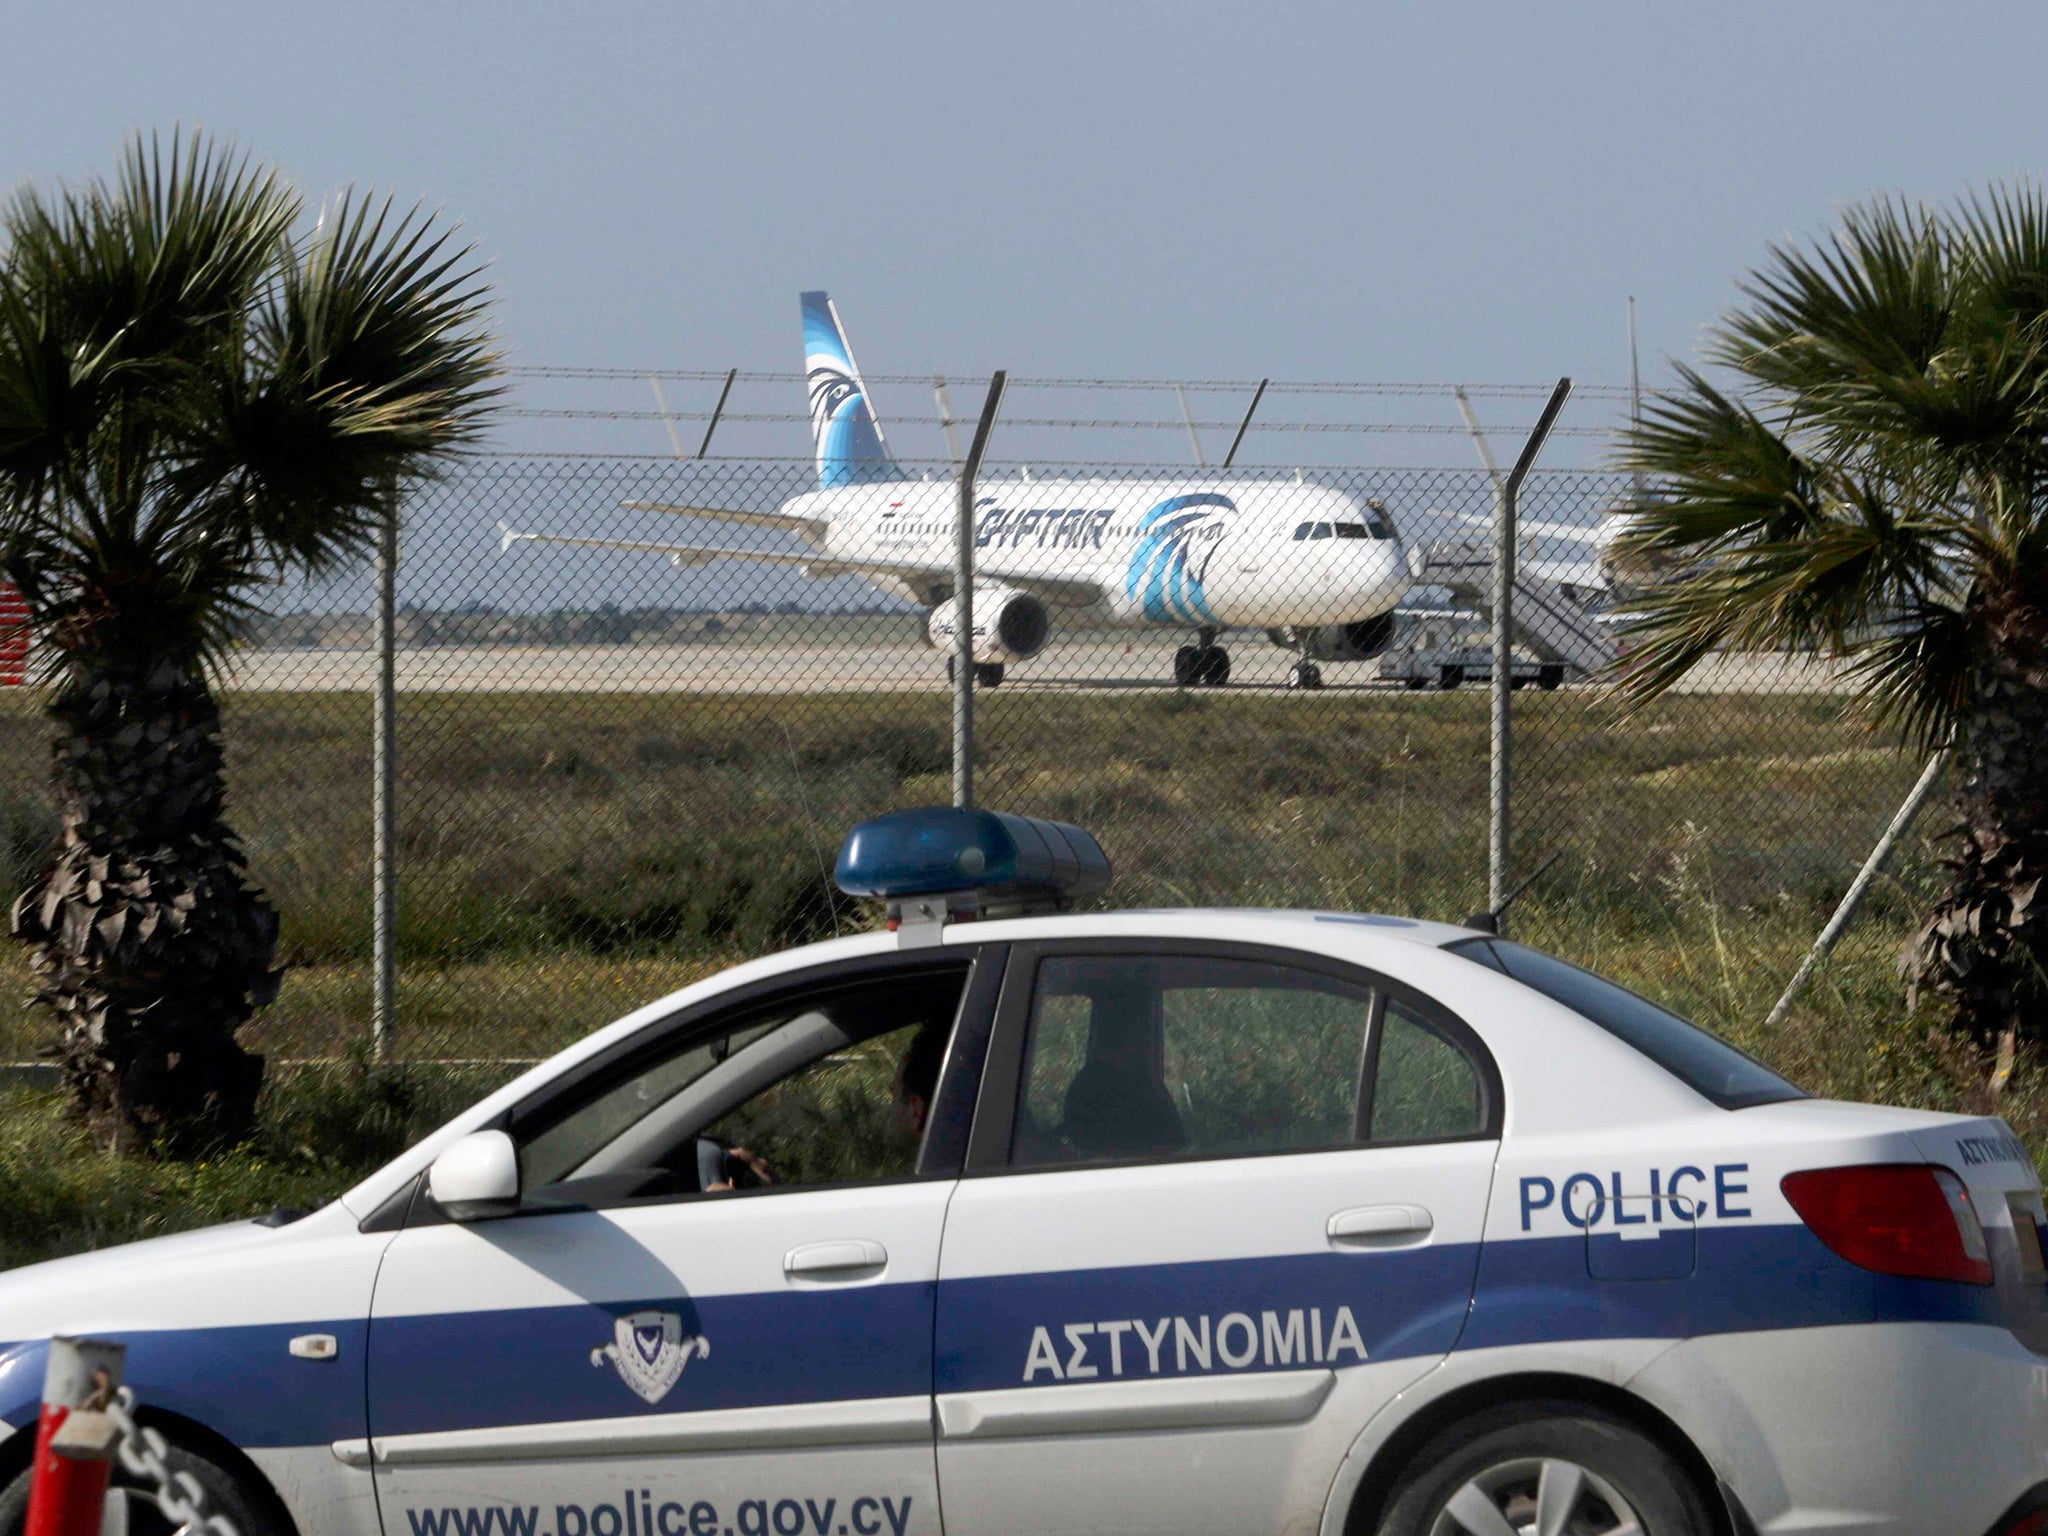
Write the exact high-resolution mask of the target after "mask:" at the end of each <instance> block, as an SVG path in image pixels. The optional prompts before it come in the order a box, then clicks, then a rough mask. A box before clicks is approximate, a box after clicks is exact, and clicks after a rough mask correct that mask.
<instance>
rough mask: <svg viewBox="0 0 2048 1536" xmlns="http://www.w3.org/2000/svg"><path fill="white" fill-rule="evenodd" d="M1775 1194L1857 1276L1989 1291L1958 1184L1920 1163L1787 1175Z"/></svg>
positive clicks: (1983, 1254)
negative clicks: (1859, 1271)
mask: <svg viewBox="0 0 2048 1536" xmlns="http://www.w3.org/2000/svg"><path fill="white" fill-rule="evenodd" d="M1779 1187H1780V1188H1781V1189H1783V1190H1784V1191H1785V1198H1786V1199H1787V1200H1789V1201H1791V1203H1792V1209H1793V1210H1795V1211H1797V1212H1798V1213H1799V1217H1800V1220H1802V1221H1804V1222H1805V1223H1806V1224H1807V1226H1809V1227H1811V1228H1812V1229H1813V1233H1814V1236H1816V1237H1818V1238H1819V1239H1820V1240H1821V1241H1822V1242H1824V1243H1826V1244H1827V1245H1828V1247H1830V1248H1832V1249H1833V1250H1834V1251H1835V1252H1836V1253H1838V1254H1840V1255H1841V1256H1842V1257H1843V1258H1845V1259H1847V1260H1848V1261H1849V1262H1850V1263H1851V1264H1855V1265H1858V1266H1860V1267H1861V1268H1863V1269H1871V1270H1875V1271H1877V1273H1879V1274H1881V1275H1903V1276H1905V1277H1907V1278H1909V1279H1916V1280H1958V1281H1962V1282H1964V1283H1966V1284H1969V1285H1989V1284H1991V1258H1990V1254H1989V1251H1988V1250H1987V1249H1986V1248H1985V1246H1984V1228H1983V1225H1982V1224H1981V1223H1980V1222H1979V1221H1978V1220H1977V1213H1976V1210H1975V1209H1974V1208H1973V1207H1972V1206H1971V1204H1970V1194H1969V1191H1968V1190H1967V1189H1965V1188H1964V1187H1963V1181H1962V1180H1961V1179H1958V1178H1957V1177H1956V1176H1955V1175H1954V1174H1952V1173H1950V1172H1949V1171H1948V1170H1947V1169H1946V1168H1932V1167H1929V1166H1928V1165H1927V1164H1925V1163H1873V1164H1869V1165H1866V1166H1863V1167H1855V1168H1811V1169H1808V1170H1806V1171H1805V1172H1803V1173H1788V1174H1786V1175H1785V1177H1784V1179H1783V1181H1782V1182H1781V1183H1780V1185H1779Z"/></svg>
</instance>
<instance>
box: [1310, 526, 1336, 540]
mask: <svg viewBox="0 0 2048 1536" xmlns="http://www.w3.org/2000/svg"><path fill="white" fill-rule="evenodd" d="M1309 537H1310V538H1312V539H1329V538H1335V537H1336V530H1335V529H1334V528H1332V527H1331V526H1330V525H1329V524H1328V523H1317V524H1316V526H1315V528H1314V530H1313V531H1312V532H1311V533H1310V534H1309Z"/></svg>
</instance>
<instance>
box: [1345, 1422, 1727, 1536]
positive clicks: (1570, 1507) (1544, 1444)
mask: <svg viewBox="0 0 2048 1536" xmlns="http://www.w3.org/2000/svg"><path fill="white" fill-rule="evenodd" d="M1410 1465H1411V1471H1410V1473H1409V1476H1408V1477H1407V1479H1406V1480H1405V1481H1404V1482H1403V1483H1402V1485H1401V1486H1400V1487H1399V1488H1398V1489H1397V1490H1396V1492H1395V1494H1394V1498H1393V1502H1392V1504H1391V1505H1390V1506H1389V1507H1388V1510H1387V1514H1386V1517H1385V1519H1383V1520H1382V1521H1381V1522H1380V1536H1503V1533H1506V1532H1514V1533H1516V1536H1524V1533H1534V1532H1545V1533H1548V1532H1553V1531H1554V1532H1561V1533H1569V1536H1708V1533H1710V1532H1711V1531H1712V1530H1713V1529H1714V1527H1713V1524H1712V1522H1711V1518H1710V1516H1709V1515H1708V1513H1707V1509H1706V1506H1705V1504H1704V1502H1703V1501H1702V1499H1701V1497H1700V1493H1699V1490H1698V1489H1697V1488H1695V1487H1694V1486H1693V1482H1692V1479H1691V1478H1690V1477H1689V1476H1687V1474H1686V1472H1685V1469H1684V1468H1683V1467H1681V1466H1680V1465H1679V1464H1678V1463H1677V1461H1675V1460H1674V1459H1673V1458H1672V1457H1671V1455H1670V1453H1668V1452H1667V1451H1665V1449H1664V1448H1663V1447H1662V1446H1660V1445H1658V1444H1657V1443H1656V1442H1655V1441H1654V1440H1651V1439H1650V1438H1649V1437H1648V1436H1647V1435H1644V1434H1642V1433H1641V1432H1640V1431H1638V1430H1636V1429H1635V1428H1633V1427H1632V1426H1630V1425H1629V1424H1627V1423H1625V1422H1624V1421H1622V1420H1621V1419H1618V1418H1613V1417H1611V1416H1609V1415H1607V1414H1604V1413H1601V1412H1599V1411H1598V1410H1597V1409H1591V1408H1586V1407H1583V1406H1581V1405H1579V1404H1577V1403H1550V1404H1542V1403H1534V1404H1528V1405H1525V1406H1522V1407H1519V1408H1515V1409H1511V1410H1504V1411H1502V1412H1501V1413H1496V1414H1488V1415H1483V1416H1481V1417H1479V1418H1476V1419H1470V1420H1467V1421H1466V1422H1465V1423H1463V1424H1459V1425H1455V1426H1453V1427H1452V1428H1451V1429H1450V1430H1448V1431H1446V1432H1445V1433H1443V1434H1441V1435H1439V1436H1438V1437H1437V1438H1436V1439H1435V1440H1433V1441H1431V1442H1430V1443H1429V1444H1428V1445H1427V1446H1425V1447H1424V1448H1423V1450H1422V1451H1421V1453H1420V1454H1419V1455H1417V1456H1416V1458H1415V1460H1414V1461H1413V1462H1412V1463H1411V1464H1410Z"/></svg>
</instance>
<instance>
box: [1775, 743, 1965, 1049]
mask: <svg viewBox="0 0 2048 1536" xmlns="http://www.w3.org/2000/svg"><path fill="white" fill-rule="evenodd" d="M1948 754H1949V749H1948V748H1947V747H1943V748H1942V749H1941V750H1940V751H1938V752H1936V753H1935V754H1934V756H1932V757H1930V758H1928V759H1927V766H1926V767H1925V768H1923V769H1921V770H1920V777H1919V779H1918V780H1917V781H1916V782H1915V783H1914V785H1913V788H1912V791H1911V792H1910V793H1909V794H1908V795H1907V796H1906V799H1905V802H1904V803H1903V804H1902V805H1900V807H1899V808H1898V810H1897V811H1896V812H1894V813H1893V815H1892V819H1891V824H1890V825H1889V826H1887V827H1886V828H1885V829H1884V834H1883V836H1881V837H1879V838H1878V840H1877V846H1876V847H1875V848H1873V849H1871V850H1870V857H1869V858H1867V859H1865V860H1864V861H1863V867H1862V868H1861V869H1859V870H1857V871H1856V878H1855V879H1854V880H1852V881H1850V882H1849V889H1848V890H1847V891H1845V892H1844V893H1843V895H1842V899H1841V901H1840V903H1838V904H1837V905H1836V907H1835V911H1834V915H1833V916H1832V917H1830V918H1829V919H1828V923H1827V926H1826V927H1825V928H1823V929H1821V931H1820V937H1819V938H1817V939H1815V940H1814V941H1813V948H1811V949H1810V950H1808V951H1807V952H1806V958H1805V959H1804V960H1802V961H1800V962H1799V969H1798V970H1797V971H1795V972H1793V974H1792V979H1791V981H1789V982H1787V983H1786V985H1785V991H1784V994H1783V995H1782V996H1780V997H1779V999H1778V1001H1777V1004H1776V1006H1774V1007H1773V1008H1772V1009H1771V1011H1770V1015H1769V1017H1767V1018H1766V1019H1765V1020H1764V1028H1765V1029H1776V1028H1777V1027H1778V1025H1779V1024H1780V1023H1781V1022H1783V1020H1784V1017H1785V1015H1786V1014H1788V1013H1790V1012H1791V1011H1792V1000H1793V999H1794V998H1796V997H1798V996H1799V994H1800V992H1801V991H1802V990H1803V989H1804V988H1805V986H1806V981H1807V978H1808V977H1810V976H1811V975H1813V973H1814V971H1815V969H1817V968H1818V967H1819V965H1820V963H1821V961H1823V960H1825V959H1827V957H1828V954H1829V952H1830V951H1831V950H1833V949H1834V947H1835V944H1836V941H1837V940H1839V939H1840V938H1841V937H1842V934H1843V933H1844V932H1845V931H1846V930H1847V929H1848V927H1849V920H1850V919H1851V918H1853V917H1854V916H1855V915H1856V909H1857V908H1858V907H1860V906H1862V905H1863V897H1864V895H1865V894H1866V893H1867V892H1868V891H1869V890H1870V884H1871V882H1872V881H1873V880H1875V879H1876V878H1877V872H1878V871H1879V870H1881V869H1883V868H1884V864H1885V860H1887V859H1889V858H1890V857H1891V855H1892V849H1893V848H1894V847H1895V846H1896V845H1897V843H1898V841H1899V839H1900V838H1902V837H1904V836H1905V835H1906V829H1907V828H1908V827H1910V826H1912V825H1913V822H1914V820H1915V819H1916V818H1917V817H1918V816H1919V814H1920V807H1921V806H1923V805H1925V804H1926V803H1927V797H1928V795H1930V794H1932V793H1933V791H1934V786H1935V783H1936V782H1937V781H1938V780H1939V779H1940V778H1941V770H1942V769H1944V768H1946V767H1947V766H1948Z"/></svg>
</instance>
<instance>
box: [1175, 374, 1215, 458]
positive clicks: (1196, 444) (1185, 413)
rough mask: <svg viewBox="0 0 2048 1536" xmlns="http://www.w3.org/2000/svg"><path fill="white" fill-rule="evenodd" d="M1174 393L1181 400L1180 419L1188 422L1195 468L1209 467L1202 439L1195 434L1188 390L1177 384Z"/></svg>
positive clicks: (1189, 440) (1189, 443)
mask: <svg viewBox="0 0 2048 1536" xmlns="http://www.w3.org/2000/svg"><path fill="white" fill-rule="evenodd" d="M1173 393H1174V396H1175V398H1177V399H1178V400H1179V401H1180V419H1181V420H1182V421H1183V422H1185V423H1186V424H1187V429H1188V446H1189V447H1190V448H1192V449H1194V450H1195V468H1197V469H1207V468H1208V467H1209V461H1208V460H1207V459H1205V458H1203V457H1202V440H1201V438H1199V437H1197V436H1196V435H1195V417H1194V413H1193V412H1192V411H1190V410H1189V409H1188V392H1187V391H1186V390H1184V389H1182V388H1181V387H1180V386H1179V385H1178V384H1176V385H1174V386H1173Z"/></svg>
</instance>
